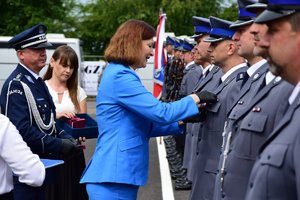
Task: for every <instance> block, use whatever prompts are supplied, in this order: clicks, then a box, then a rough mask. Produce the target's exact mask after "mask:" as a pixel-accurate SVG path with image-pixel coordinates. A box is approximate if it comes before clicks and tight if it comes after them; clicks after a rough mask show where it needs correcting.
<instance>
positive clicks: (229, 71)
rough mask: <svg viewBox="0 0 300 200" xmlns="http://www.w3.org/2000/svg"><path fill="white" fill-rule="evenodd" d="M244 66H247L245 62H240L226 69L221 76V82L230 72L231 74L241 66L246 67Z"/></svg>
mask: <svg viewBox="0 0 300 200" xmlns="http://www.w3.org/2000/svg"><path fill="white" fill-rule="evenodd" d="M246 66H247V64H246V63H241V64H238V65H236V66H234V67H232V68H231V69H230V70H228V71H227V72H226V73H225V74H224V75H223V76H222V77H221V80H222V82H223V81H225V80H226V78H227V77H228V76H229V75H230V74H232V73H233V72H234V71H236V70H238V69H240V68H242V67H246Z"/></svg>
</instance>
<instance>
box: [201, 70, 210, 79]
mask: <svg viewBox="0 0 300 200" xmlns="http://www.w3.org/2000/svg"><path fill="white" fill-rule="evenodd" d="M208 73H209V70H207V71H206V72H205V73H204V74H203V76H202V78H203V79H205V77H206V76H207V75H208Z"/></svg>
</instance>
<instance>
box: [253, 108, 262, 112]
mask: <svg viewBox="0 0 300 200" xmlns="http://www.w3.org/2000/svg"><path fill="white" fill-rule="evenodd" d="M260 111H261V108H260V107H254V108H252V112H260Z"/></svg>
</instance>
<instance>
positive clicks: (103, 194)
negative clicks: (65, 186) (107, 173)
mask: <svg viewBox="0 0 300 200" xmlns="http://www.w3.org/2000/svg"><path fill="white" fill-rule="evenodd" d="M138 189H139V186H136V185H130V184H123V183H88V184H86V191H87V193H88V195H89V199H90V200H136V198H137V192H138Z"/></svg>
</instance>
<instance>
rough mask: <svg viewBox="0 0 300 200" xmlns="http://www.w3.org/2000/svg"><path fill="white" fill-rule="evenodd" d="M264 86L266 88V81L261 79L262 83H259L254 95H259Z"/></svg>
mask: <svg viewBox="0 0 300 200" xmlns="http://www.w3.org/2000/svg"><path fill="white" fill-rule="evenodd" d="M265 86H266V79H265V78H263V80H262V82H261V84H260V86H259V88H257V92H256V94H257V93H259V91H261V90H262V89H263V88H264V87H265Z"/></svg>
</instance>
